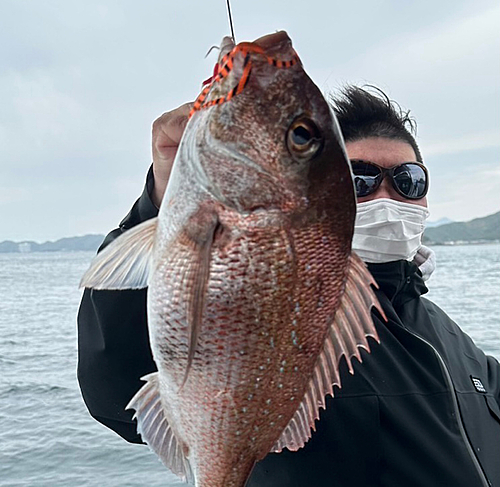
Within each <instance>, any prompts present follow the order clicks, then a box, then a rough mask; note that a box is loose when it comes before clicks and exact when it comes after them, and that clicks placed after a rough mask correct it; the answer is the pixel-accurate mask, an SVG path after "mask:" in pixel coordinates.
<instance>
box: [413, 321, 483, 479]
mask: <svg viewBox="0 0 500 487" xmlns="http://www.w3.org/2000/svg"><path fill="white" fill-rule="evenodd" d="M405 328H406V327H405ZM406 330H407V331H408V333H410V334H411V335H413V336H414V337H416V338H418V339H419V340H421V341H422V342H424V343H426V344H427V345H428V346H429V347H431V349H432V350H433V352H434V353H435V355H436V357H437V358H438V360H439V362H440V364H441V367H442V369H443V370H444V375H445V377H446V381H447V382H448V386H449V388H450V392H451V397H452V403H453V408H454V410H455V415H456V418H457V423H458V429H459V430H460V434H461V435H462V439H463V440H464V443H465V446H466V448H467V451H468V452H469V455H470V457H471V459H472V463H473V464H474V466H475V467H476V470H477V473H478V475H479V478H480V479H481V483H482V485H483V486H484V487H491V483H490V481H489V480H488V478H487V477H486V474H485V473H484V471H483V469H482V467H481V465H480V464H479V460H478V459H477V457H476V454H475V452H474V449H473V448H472V445H471V443H470V441H469V438H468V436H467V433H466V432H465V427H464V424H463V420H462V415H461V414H460V409H459V408H458V401H457V397H456V395H455V387H454V386H453V381H452V379H451V375H450V371H449V370H448V367H447V366H446V363H445V361H444V359H443V357H441V354H440V353H439V352H438V351H437V350H436V348H435V347H434V345H432V344H431V343H429V342H428V341H427V340H426V339H425V338H422V337H421V336H419V335H417V334H416V333H414V332H412V331H411V330H409V329H408V328H406Z"/></svg>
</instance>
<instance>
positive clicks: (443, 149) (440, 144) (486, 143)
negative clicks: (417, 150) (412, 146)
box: [425, 129, 500, 159]
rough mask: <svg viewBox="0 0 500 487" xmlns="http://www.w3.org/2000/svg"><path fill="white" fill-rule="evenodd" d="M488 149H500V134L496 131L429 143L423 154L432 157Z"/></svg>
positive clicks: (486, 131)
mask: <svg viewBox="0 0 500 487" xmlns="http://www.w3.org/2000/svg"><path fill="white" fill-rule="evenodd" d="M489 148H496V149H500V133H499V131H498V130H493V129H491V130H485V131H483V132H476V133H471V134H466V135H464V136H461V137H453V138H450V139H446V140H440V141H437V142H434V143H430V144H427V145H426V146H425V154H426V157H433V156H437V155H443V154H456V153H457V152H464V151H477V150H480V149H489ZM499 159H500V157H499Z"/></svg>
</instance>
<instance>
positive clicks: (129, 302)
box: [78, 168, 158, 443]
mask: <svg viewBox="0 0 500 487" xmlns="http://www.w3.org/2000/svg"><path fill="white" fill-rule="evenodd" d="M152 187H153V172H152V168H150V170H149V172H148V175H147V179H146V186H145V188H144V191H143V193H142V195H141V197H140V198H139V199H138V200H137V201H136V202H135V204H134V206H133V207H132V209H131V211H130V212H129V214H128V215H127V216H126V217H125V218H124V219H123V221H122V222H121V223H120V226H119V228H117V229H115V230H113V231H112V232H111V233H109V235H107V236H106V238H105V240H104V242H103V244H102V245H101V247H100V248H99V251H101V250H102V249H103V248H104V247H106V246H107V245H108V244H109V243H110V242H112V241H113V240H114V239H115V238H117V237H118V236H120V235H121V234H122V233H123V232H125V231H126V230H127V229H129V228H132V227H133V226H135V225H137V224H139V223H141V222H143V221H146V220H148V219H150V218H154V217H155V216H157V214H158V209H157V208H156V207H155V206H154V204H153V202H152V201H151V198H150V194H151V190H152ZM146 294H147V290H146V289H139V290H125V291H97V290H91V289H85V291H84V294H83V297H82V301H81V304H80V309H79V313H78V381H79V384H80V389H81V392H82V396H83V400H84V401H85V404H86V406H87V408H88V410H89V412H90V414H91V415H92V416H93V417H94V418H95V419H96V420H97V421H99V422H101V423H102V424H104V425H105V426H107V427H108V428H111V429H112V430H114V431H115V432H116V433H118V434H119V435H120V436H122V437H123V438H125V439H126V440H127V441H129V442H132V443H142V440H141V437H140V436H139V435H138V434H137V432H136V423H135V421H133V420H132V414H133V411H130V410H127V411H126V410H125V406H126V405H127V403H128V402H129V401H130V399H131V398H132V396H133V395H134V394H135V393H136V392H137V391H138V390H139V388H140V387H141V385H142V384H143V382H142V381H141V380H140V378H141V377H142V376H144V375H146V374H148V373H150V372H154V371H155V370H156V366H155V363H154V361H153V358H152V353H151V348H150V345H149V337H148V329H147V320H146Z"/></svg>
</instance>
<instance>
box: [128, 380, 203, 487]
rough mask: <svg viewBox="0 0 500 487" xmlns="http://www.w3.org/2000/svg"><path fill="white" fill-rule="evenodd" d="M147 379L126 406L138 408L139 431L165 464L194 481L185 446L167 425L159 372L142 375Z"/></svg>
mask: <svg viewBox="0 0 500 487" xmlns="http://www.w3.org/2000/svg"><path fill="white" fill-rule="evenodd" d="M142 380H145V381H147V382H146V384H144V385H143V386H142V387H141V388H140V389H139V391H138V392H137V394H136V395H135V396H134V397H133V398H132V400H131V401H130V402H129V403H128V404H127V407H126V409H135V411H136V412H135V414H134V419H137V431H138V433H139V434H140V435H141V437H142V439H143V440H144V441H145V442H146V443H147V444H148V446H149V447H150V448H151V449H152V450H153V451H154V452H155V453H156V454H157V455H158V457H160V459H161V461H162V462H163V463H164V465H165V466H166V467H168V468H169V469H170V470H172V472H174V473H175V474H176V475H178V476H179V477H181V478H183V479H186V480H187V481H188V482H193V472H192V470H191V466H190V464H189V461H188V459H187V458H186V456H185V455H184V451H183V448H182V445H181V444H180V443H179V441H178V440H177V438H176V437H175V434H174V432H173V431H172V428H171V427H170V425H169V424H168V420H167V418H166V417H165V412H164V409H163V406H162V403H161V398H160V393H159V386H158V372H154V373H152V374H149V375H146V376H144V377H142Z"/></svg>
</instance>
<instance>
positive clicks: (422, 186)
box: [394, 163, 427, 200]
mask: <svg viewBox="0 0 500 487" xmlns="http://www.w3.org/2000/svg"><path fill="white" fill-rule="evenodd" d="M394 183H395V184H396V186H397V187H398V189H399V191H401V193H402V194H403V195H405V196H406V197H407V198H410V199H415V200H416V199H419V198H423V197H424V196H425V194H426V193H427V175H426V173H425V171H424V170H423V169H422V168H421V167H420V166H419V165H418V164H411V163H407V164H401V166H399V167H397V168H396V169H395V170H394Z"/></svg>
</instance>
